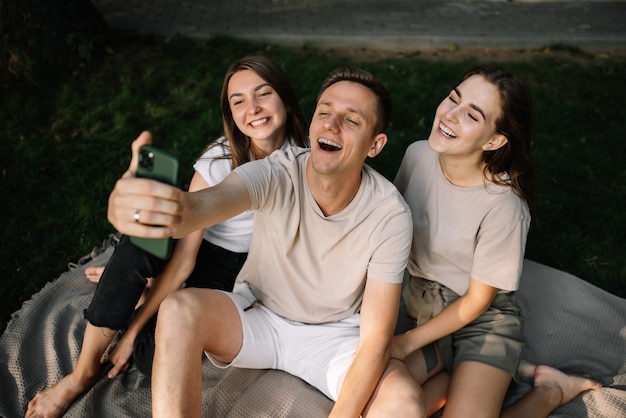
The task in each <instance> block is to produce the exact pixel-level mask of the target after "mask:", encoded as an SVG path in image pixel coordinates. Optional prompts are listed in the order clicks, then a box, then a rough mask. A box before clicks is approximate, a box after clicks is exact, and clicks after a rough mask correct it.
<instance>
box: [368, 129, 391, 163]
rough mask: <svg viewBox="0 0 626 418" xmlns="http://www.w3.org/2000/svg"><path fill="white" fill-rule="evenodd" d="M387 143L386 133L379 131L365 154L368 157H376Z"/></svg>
mask: <svg viewBox="0 0 626 418" xmlns="http://www.w3.org/2000/svg"><path fill="white" fill-rule="evenodd" d="M386 143H387V134H384V133H382V132H381V133H379V134H378V135H376V138H374V143H373V144H372V148H370V150H369V152H368V153H367V156H368V157H370V158H374V157H376V156H377V155H378V154H380V152H381V151H382V150H383V148H385V144H386Z"/></svg>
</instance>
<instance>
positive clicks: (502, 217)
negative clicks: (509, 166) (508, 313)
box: [395, 141, 530, 295]
mask: <svg viewBox="0 0 626 418" xmlns="http://www.w3.org/2000/svg"><path fill="white" fill-rule="evenodd" d="M395 184H396V186H397V187H398V189H399V190H400V192H401V193H402V195H403V196H404V199H405V200H406V201H407V203H408V204H409V206H410V208H411V212H412V216H413V228H414V232H413V247H412V249H411V255H410V256H409V267H408V269H409V273H411V275H413V276H416V277H422V278H425V279H428V280H432V281H437V282H439V283H441V284H443V285H444V286H446V287H448V288H450V289H452V290H453V291H454V292H456V293H457V294H459V295H464V294H465V292H466V291H467V289H468V287H469V280H470V277H471V278H473V279H474V280H477V281H479V282H481V283H485V284H487V285H489V286H493V287H495V288H498V289H501V290H503V291H513V290H516V289H517V288H518V284H519V279H520V276H521V272H522V263H523V260H524V249H525V247H526V236H527V234H528V228H529V227H530V214H529V212H528V206H527V205H526V203H525V202H524V201H522V199H520V198H519V197H518V196H517V195H516V194H515V193H514V192H513V191H512V189H511V188H510V187H507V186H497V185H495V184H493V183H487V184H486V185H484V186H483V185H481V186H476V187H458V186H455V185H454V184H452V183H450V182H449V181H448V180H447V179H446V178H445V176H444V175H443V172H442V170H441V166H440V164H439V158H438V154H437V153H435V152H434V151H432V150H431V149H430V146H429V145H428V141H418V142H415V143H413V144H411V145H410V146H409V148H407V151H406V154H405V156H404V159H403V160H402V164H401V166H400V169H399V170H398V174H397V175H396V179H395Z"/></svg>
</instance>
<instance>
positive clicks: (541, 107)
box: [0, 38, 626, 329]
mask: <svg viewBox="0 0 626 418" xmlns="http://www.w3.org/2000/svg"><path fill="white" fill-rule="evenodd" d="M253 53H262V54H266V55H268V56H270V57H271V58H273V59H275V60H276V61H277V62H278V63H279V64H280V65H281V66H282V67H283V68H284V69H285V71H286V72H287V74H289V75H290V78H291V80H292V82H293V84H294V86H295V88H296V91H297V93H298V95H299V96H300V97H301V103H302V106H303V109H304V111H305V114H306V115H307V117H308V118H309V117H310V115H311V112H312V111H313V107H314V101H315V97H316V95H317V90H318V88H319V85H320V83H321V80H322V78H323V77H324V75H325V74H326V73H327V72H328V71H330V70H331V69H333V68H335V67H336V66H338V65H341V64H347V63H353V62H354V60H355V58H354V56H349V55H341V54H340V53H337V52H334V53H333V52H328V51H326V52H323V51H316V50H314V49H310V48H301V49H298V50H293V49H286V48H281V47H278V46H275V45H258V44H252V43H247V42H239V41H235V40H230V39H223V38H216V39H212V40H209V41H204V42H192V41H190V40H186V39H182V38H175V39H169V40H151V39H145V38H142V39H138V38H131V39H124V40H123V42H118V44H117V45H113V46H111V48H110V49H109V51H108V52H107V53H106V54H105V55H104V56H101V57H97V58H94V59H93V61H92V62H91V63H90V64H89V65H87V66H86V67H84V68H83V69H81V70H78V71H76V72H75V73H73V74H72V75H71V76H68V77H67V78H66V79H64V80H59V82H58V83H57V84H56V85H54V86H48V87H41V88H39V89H33V88H29V87H27V86H25V85H23V84H21V83H18V82H15V83H12V84H11V85H5V86H2V92H1V96H0V97H2V99H1V104H0V106H1V109H0V110H1V112H0V170H1V176H0V199H1V201H2V204H1V205H0V217H1V219H2V221H1V223H0V232H1V236H2V246H0V261H1V263H0V278H1V280H0V294H1V295H2V307H1V308H0V310H1V311H0V329H4V327H5V325H6V322H7V321H8V320H9V318H10V314H11V313H12V312H14V311H16V310H17V309H19V307H20V306H21V304H22V303H23V302H24V301H25V300H27V299H28V298H30V296H31V295H32V294H33V293H35V292H37V291H38V290H39V289H41V287H42V286H43V285H44V284H45V283H46V282H47V281H51V280H53V279H55V278H56V277H58V276H59V275H60V274H61V273H62V272H63V271H65V270H66V268H67V264H68V262H73V261H76V260H78V259H79V258H80V257H81V256H83V255H85V254H87V253H89V252H90V251H91V249H92V248H93V247H95V246H98V245H100V244H101V243H102V241H103V239H105V238H106V237H107V236H108V235H109V233H111V232H113V228H112V226H111V225H110V224H109V223H108V222H107V220H106V205H107V198H108V194H109V192H110V190H111V189H112V188H113V186H114V184H115V181H116V179H117V178H118V177H119V175H120V174H121V173H122V172H123V171H124V170H125V168H126V166H127V164H128V159H129V144H130V142H131V141H132V140H133V139H134V138H135V137H136V136H137V134H138V133H139V132H141V131H142V130H144V129H149V130H151V131H152V132H153V134H154V137H155V143H156V145H157V146H159V147H161V148H163V149H166V150H168V151H170V152H172V153H174V154H176V155H178V156H180V158H181V162H182V166H183V168H184V170H183V173H182V174H183V178H184V179H186V181H188V180H189V179H190V178H191V174H192V168H191V165H192V162H193V161H194V158H195V157H196V156H197V155H198V153H199V152H200V151H201V150H202V149H203V147H204V146H205V145H206V144H207V142H208V141H209V140H211V139H214V138H216V137H218V136H219V135H220V134H221V119H220V109H219V92H220V88H221V84H222V79H223V75H224V73H225V71H226V70H227V68H228V66H229V65H230V64H231V63H232V62H233V61H234V60H235V59H237V58H239V57H241V56H243V55H246V54H253ZM484 60H485V58H484V57H481V56H480V55H478V54H477V55H476V56H464V58H462V59H454V60H447V59H446V60H443V59H439V60H437V59H432V58H425V57H424V56H423V55H420V54H412V55H400V54H390V55H388V56H380V57H376V58H372V57H371V56H370V57H369V58H368V59H367V60H365V61H363V62H359V63H358V64H359V65H361V66H362V67H364V68H365V69H367V70H370V71H372V72H373V73H374V74H376V75H377V76H378V77H379V78H381V79H382V80H383V81H384V82H385V83H386V85H387V86H388V88H389V90H390V91H391V92H392V94H393V99H394V116H393V124H392V126H391V129H390V130H389V132H388V133H389V136H390V139H391V141H390V143H389V144H388V146H387V148H386V149H385V151H384V152H383V154H382V155H381V156H379V157H377V158H376V159H374V160H372V161H370V164H371V165H372V166H374V167H375V168H377V169H378V170H380V171H381V172H382V173H383V174H384V175H385V176H387V177H388V178H392V177H393V176H394V174H395V171H396V169H397V167H398V165H399V162H400V159H401V158H402V155H403V153H404V149H405V148H406V147H407V145H408V144H409V143H410V142H412V141H414V140H416V139H423V138H425V137H426V135H427V133H428V132H429V130H430V126H431V123H432V115H433V112H434V109H435V107H436V106H437V104H438V103H439V101H440V100H441V99H442V98H443V97H444V95H446V94H447V93H448V91H449V90H450V88H451V87H453V86H454V84H455V83H456V81H457V80H458V78H459V77H460V75H461V74H462V72H463V71H464V69H466V68H467V67H468V66H470V65H471V64H474V63H476V62H478V61H484ZM500 62H501V63H502V64H503V65H506V66H507V67H509V68H510V69H512V70H513V71H515V72H516V73H518V74H519V75H520V76H522V77H523V78H525V79H526V80H527V81H528V82H529V84H530V86H531V88H532V90H533V94H534V100H535V114H534V137H533V159H534V162H535V165H536V169H537V185H538V214H539V215H538V218H537V219H536V221H537V222H536V223H535V225H534V226H533V228H532V229H531V233H530V236H529V242H528V248H527V257H528V258H530V259H532V260H536V261H539V262H542V263H545V264H548V265H550V266H553V267H556V268H559V269H562V270H565V271H568V272H570V273H572V274H575V275H577V276H579V277H581V278H583V279H585V280H587V281H589V282H591V283H593V284H595V285H597V286H599V287H601V288H603V289H605V290H607V291H609V292H611V293H614V294H617V295H619V296H621V297H625V296H626V284H625V283H626V263H625V262H624V258H623V254H626V243H625V238H626V237H625V234H626V222H625V217H624V214H623V210H624V207H626V185H625V184H626V164H625V163H624V160H625V158H626V146H625V140H624V138H623V133H624V131H625V130H626V129H625V128H626V106H624V104H625V101H624V100H625V98H626V83H625V82H624V78H623V75H624V74H626V60H625V59H623V58H612V57H610V56H605V55H603V56H598V57H593V56H584V55H582V54H580V53H579V52H577V51H575V50H574V51H569V50H567V51H560V52H557V53H543V54H540V53H537V54H531V55H530V56H529V58H528V59H525V60H519V59H513V58H512V59H511V61H510V62H507V61H504V62H502V61H500Z"/></svg>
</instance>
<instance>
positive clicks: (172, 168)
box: [130, 145, 179, 259]
mask: <svg viewBox="0 0 626 418" xmlns="http://www.w3.org/2000/svg"><path fill="white" fill-rule="evenodd" d="M178 172H179V163H178V158H176V157H175V156H173V155H171V154H169V153H167V152H165V151H162V150H160V149H158V148H155V147H153V146H151V145H143V146H142V147H141V148H140V149H139V161H138V165H137V173H136V176H137V177H143V178H149V179H153V180H157V181H160V182H162V183H167V184H169V185H172V186H176V185H177V184H178ZM130 240H131V242H132V243H133V244H135V245H136V246H138V247H139V248H141V249H143V250H145V251H147V252H149V253H151V254H153V255H155V256H157V257H159V258H162V259H167V258H169V256H170V254H171V252H172V239H171V238H139V237H130Z"/></svg>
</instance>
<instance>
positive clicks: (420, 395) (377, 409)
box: [365, 359, 426, 418]
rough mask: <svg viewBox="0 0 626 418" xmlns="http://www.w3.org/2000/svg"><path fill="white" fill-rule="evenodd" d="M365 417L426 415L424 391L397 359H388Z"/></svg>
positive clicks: (413, 416) (413, 417)
mask: <svg viewBox="0 0 626 418" xmlns="http://www.w3.org/2000/svg"><path fill="white" fill-rule="evenodd" d="M366 412H367V413H366V414H365V416H367V417H391V416H392V417H411V418H415V417H426V403H425V399H424V392H423V391H422V388H421V387H420V386H419V385H418V384H417V382H416V381H415V379H413V377H412V376H411V374H410V373H409V371H408V369H407V368H406V367H405V366H404V363H402V362H401V361H399V360H395V359H391V360H389V365H388V366H387V368H386V369H385V372H384V373H383V376H382V377H381V380H380V382H379V384H378V387H377V388H376V391H375V393H374V396H373V397H372V402H370V405H369V406H368V409H367V411H366Z"/></svg>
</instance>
